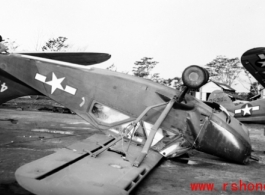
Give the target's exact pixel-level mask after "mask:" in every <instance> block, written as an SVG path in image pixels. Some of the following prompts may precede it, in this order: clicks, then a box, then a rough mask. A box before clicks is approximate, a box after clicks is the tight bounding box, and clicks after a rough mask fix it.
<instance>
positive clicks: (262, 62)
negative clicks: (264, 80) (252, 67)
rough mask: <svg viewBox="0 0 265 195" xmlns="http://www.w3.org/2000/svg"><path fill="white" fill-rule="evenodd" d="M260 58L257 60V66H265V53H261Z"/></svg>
mask: <svg viewBox="0 0 265 195" xmlns="http://www.w3.org/2000/svg"><path fill="white" fill-rule="evenodd" d="M258 56H259V59H260V60H257V61H256V63H255V64H256V66H258V67H260V68H265V55H264V54H259V55H258Z"/></svg>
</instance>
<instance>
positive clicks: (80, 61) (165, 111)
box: [0, 53, 251, 195]
mask: <svg viewBox="0 0 265 195" xmlns="http://www.w3.org/2000/svg"><path fill="white" fill-rule="evenodd" d="M110 59H111V56H110V55H109V54H104V53H16V54H1V55H0V104H1V103H4V102H6V101H9V100H11V99H14V98H17V97H20V96H25V95H45V96H48V97H49V98H51V99H53V100H55V101H56V102H58V103H59V104H61V105H63V106H65V107H67V108H69V109H71V110H72V111H73V112H75V113H76V114H77V115H79V116H80V117H81V118H83V119H84V120H85V121H87V122H89V123H90V124H91V125H93V126H94V127H95V128H97V129H99V130H101V131H102V132H104V133H105V134H106V135H94V136H92V137H89V138H88V139H86V140H84V141H82V142H78V143H75V144H73V145H71V146H69V147H67V149H61V150H59V151H57V152H55V153H54V154H51V155H49V156H46V157H44V158H41V159H38V160H36V161H33V162H31V163H29V164H26V165H24V166H22V167H20V168H19V169H18V170H17V171H16V173H15V176H16V179H17V181H18V183H19V184H20V185H21V186H22V187H24V188H25V189H27V190H28V191H30V192H32V193H34V194H64V195H65V194H129V193H130V192H131V191H132V190H133V189H134V188H135V186H136V185H138V184H139V182H140V181H141V180H143V179H144V177H145V176H146V175H147V174H148V173H149V172H150V170H152V169H153V168H154V167H155V165H156V164H157V163H158V162H159V161H160V160H161V159H162V158H163V157H165V158H177V157H180V156H182V155H183V154H185V153H187V152H188V151H189V150H191V149H196V150H198V151H202V152H205V153H208V154H212V155H215V156H218V157H221V158H224V159H226V160H228V161H231V162H234V163H239V164H247V163H248V162H249V160H250V158H251V144H250V139H249V134H248V130H247V129H246V127H245V126H244V125H243V124H242V123H240V122H239V121H238V120H237V119H235V118H234V117H233V116H230V115H229V113H228V112H227V111H225V110H223V109H219V108H218V107H216V106H212V105H211V104H209V105H206V104H204V103H203V102H201V101H199V100H198V99H196V98H194V97H192V96H190V95H188V94H187V92H188V91H189V90H190V89H196V88H199V87H201V86H202V85H204V84H205V83H206V82H207V80H208V78H209V75H208V72H207V71H206V70H204V69H203V68H201V67H199V66H196V65H192V66H190V67H188V68H186V69H185V70H184V72H183V75H182V78H183V82H184V87H183V89H182V91H178V90H175V89H172V88H169V87H166V86H163V85H160V84H158V83H154V82H152V81H149V80H145V79H142V78H138V77H134V76H130V75H126V74H122V73H118V72H113V71H109V70H105V69H99V68H94V67H92V66H90V65H94V64H101V63H108V62H110ZM146 124H151V125H152V127H151V128H150V129H147V128H146ZM156 137H159V138H158V139H156Z"/></svg>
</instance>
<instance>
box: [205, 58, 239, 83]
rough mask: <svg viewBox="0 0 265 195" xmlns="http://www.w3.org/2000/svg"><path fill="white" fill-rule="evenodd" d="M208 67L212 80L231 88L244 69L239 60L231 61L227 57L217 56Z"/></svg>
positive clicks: (232, 59)
mask: <svg viewBox="0 0 265 195" xmlns="http://www.w3.org/2000/svg"><path fill="white" fill-rule="evenodd" d="M206 66H207V68H206V69H207V70H208V72H209V74H210V77H211V79H212V80H214V81H217V82H220V83H224V84H227V85H229V86H231V85H232V83H233V81H234V80H235V79H237V78H238V76H239V73H240V72H241V71H242V69H243V67H242V65H241V63H240V61H239V59H238V58H230V59H229V58H226V57H225V56H217V57H216V58H215V59H213V61H211V62H209V63H208V64H206Z"/></svg>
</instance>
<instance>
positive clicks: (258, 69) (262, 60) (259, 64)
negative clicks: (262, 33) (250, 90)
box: [241, 47, 265, 87]
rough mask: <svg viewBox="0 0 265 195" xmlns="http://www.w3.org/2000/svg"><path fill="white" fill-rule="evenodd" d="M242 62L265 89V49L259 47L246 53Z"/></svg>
mask: <svg viewBox="0 0 265 195" xmlns="http://www.w3.org/2000/svg"><path fill="white" fill-rule="evenodd" d="M241 62H242V64H243V66H244V67H245V68H246V69H247V70H248V71H249V73H250V74H252V76H253V77H254V78H255V79H256V80H257V81H258V82H259V83H260V84H261V85H262V86H263V87H265V48H264V47H259V48H254V49H250V50H248V51H246V52H245V53H244V54H243V55H242V57H241Z"/></svg>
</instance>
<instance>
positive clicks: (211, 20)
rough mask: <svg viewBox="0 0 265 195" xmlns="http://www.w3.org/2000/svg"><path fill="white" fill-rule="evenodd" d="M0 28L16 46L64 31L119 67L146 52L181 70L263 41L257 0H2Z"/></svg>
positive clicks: (163, 69) (165, 71) (262, 10)
mask: <svg viewBox="0 0 265 195" xmlns="http://www.w3.org/2000/svg"><path fill="white" fill-rule="evenodd" d="M0 35H2V37H3V38H10V39H11V40H15V41H16V42H17V43H18V44H19V45H20V47H19V49H20V50H28V51H30V50H31V51H32V50H33V51H34V50H35V48H36V45H37V43H38V42H41V41H43V40H48V38H56V37H58V36H64V37H67V38H68V40H69V43H71V44H73V45H74V47H75V48H78V49H85V51H88V52H106V53H110V54H112V56H113V59H114V62H115V65H116V66H117V67H118V70H120V71H122V70H124V71H126V70H131V69H132V66H133V64H134V62H135V61H137V60H140V59H141V58H143V57H153V58H154V60H156V61H158V62H159V64H158V65H157V68H156V69H155V72H159V73H160V75H161V76H162V77H164V78H168V77H175V76H181V72H182V71H183V69H184V68H185V67H187V66H189V65H192V64H196V65H205V64H206V63H208V62H210V61H211V60H212V59H214V58H215V57H216V56H217V55H224V56H226V57H229V58H233V57H239V58H240V57H241V55H242V54H243V52H245V51H246V50H248V49H251V48H253V47H262V46H263V47H264V46H265V1H264V0H131V1H128V0H7V1H1V27H0Z"/></svg>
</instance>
